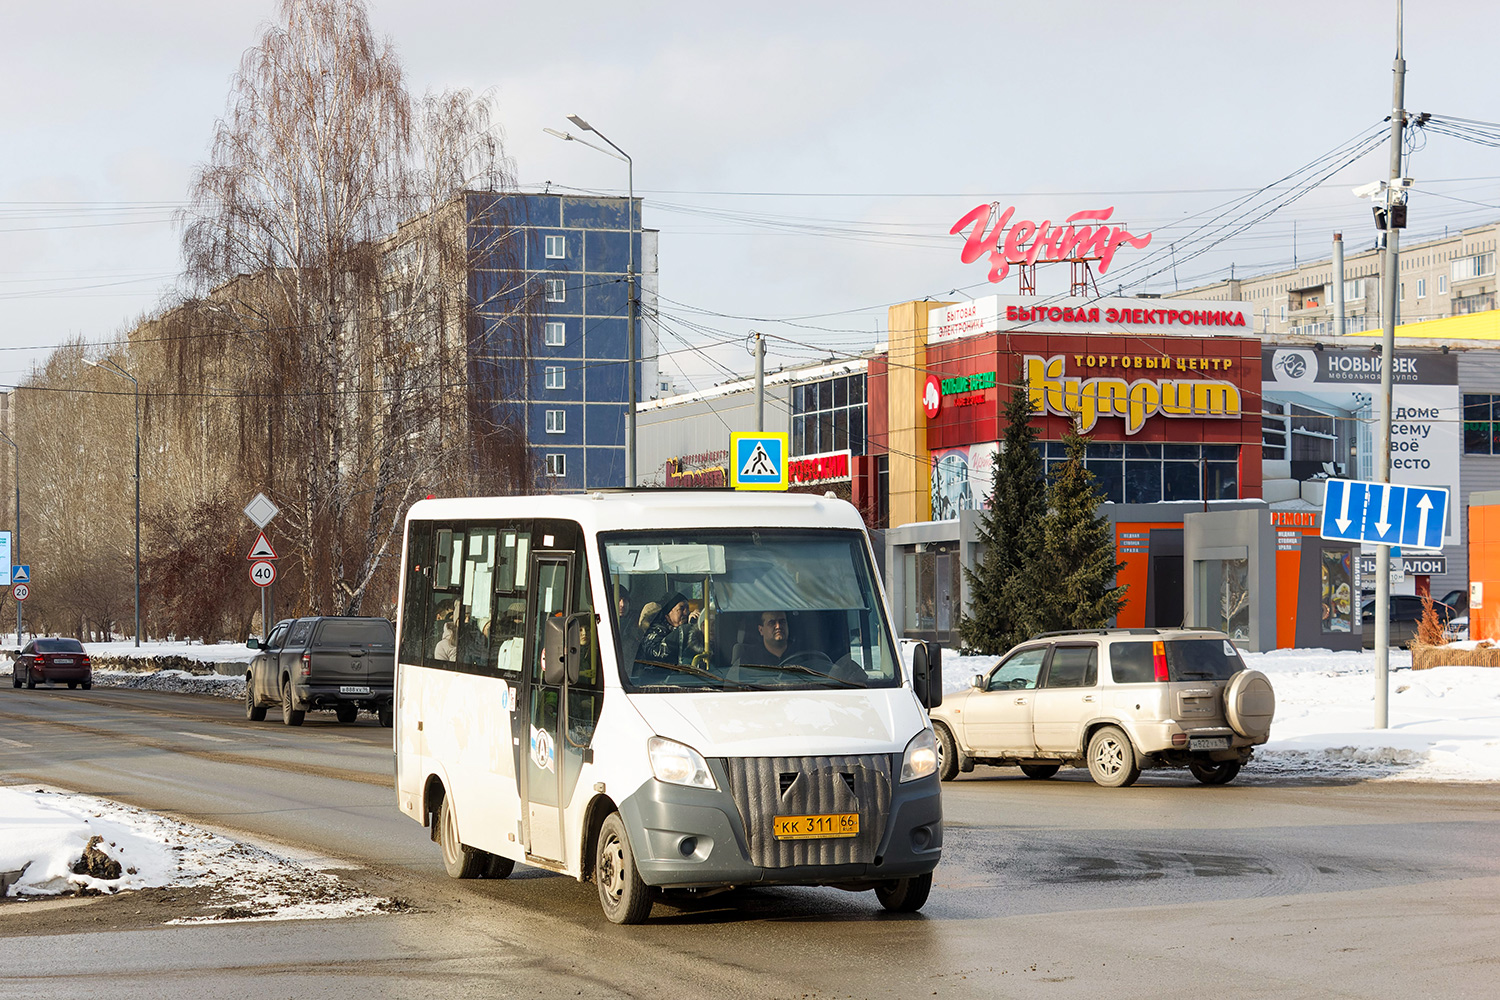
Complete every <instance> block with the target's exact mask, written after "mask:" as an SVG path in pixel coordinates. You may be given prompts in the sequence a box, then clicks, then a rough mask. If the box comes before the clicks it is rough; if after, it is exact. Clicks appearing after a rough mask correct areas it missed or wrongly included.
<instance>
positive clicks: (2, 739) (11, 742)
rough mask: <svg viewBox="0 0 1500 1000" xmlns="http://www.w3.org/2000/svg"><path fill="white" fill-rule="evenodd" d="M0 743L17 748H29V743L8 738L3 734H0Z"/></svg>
mask: <svg viewBox="0 0 1500 1000" xmlns="http://www.w3.org/2000/svg"><path fill="white" fill-rule="evenodd" d="M0 743H4V744H5V745H6V746H8V747H15V748H16V749H18V750H30V749H31V744H30V743H22V742H21V741H20V740H8V739H6V738H5V737H4V736H0Z"/></svg>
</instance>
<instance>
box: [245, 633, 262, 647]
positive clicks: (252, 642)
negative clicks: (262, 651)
mask: <svg viewBox="0 0 1500 1000" xmlns="http://www.w3.org/2000/svg"><path fill="white" fill-rule="evenodd" d="M245 645H246V646H249V647H250V648H251V649H259V648H260V639H259V638H257V637H256V636H253V635H252V636H251V637H250V638H248V639H246V640H245Z"/></svg>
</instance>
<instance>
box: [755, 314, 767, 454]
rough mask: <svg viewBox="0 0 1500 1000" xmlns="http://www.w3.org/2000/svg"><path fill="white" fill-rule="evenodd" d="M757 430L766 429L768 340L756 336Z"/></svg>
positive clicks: (758, 335)
mask: <svg viewBox="0 0 1500 1000" xmlns="http://www.w3.org/2000/svg"><path fill="white" fill-rule="evenodd" d="M755 429H756V430H757V431H763V430H765V429H766V338H765V337H763V336H761V335H760V334H758V333H757V334H755Z"/></svg>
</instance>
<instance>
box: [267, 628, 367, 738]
mask: <svg viewBox="0 0 1500 1000" xmlns="http://www.w3.org/2000/svg"><path fill="white" fill-rule="evenodd" d="M246 645H248V646H249V647H250V648H251V649H256V650H259V652H258V653H256V655H255V656H254V657H253V658H252V659H251V660H250V668H249V670H247V671H246V673H245V717H246V718H247V719H249V720H250V721H252V722H259V721H261V720H262V719H264V718H265V717H266V708H267V707H268V706H271V705H280V706H281V721H282V722H284V723H286V724H287V725H288V726H300V725H302V720H303V718H304V716H305V715H306V713H307V712H308V711H332V712H333V713H334V714H335V715H336V716H337V717H338V720H339V721H340V722H353V721H354V720H355V719H356V718H357V717H358V716H359V711H360V709H365V710H366V711H370V712H374V713H375V714H376V715H377V716H379V718H380V724H381V725H382V726H389V725H390V724H391V691H392V689H393V687H394V684H395V671H396V629H395V626H393V625H392V624H391V623H390V622H389V621H388V620H387V619H385V618H295V619H291V618H289V619H287V620H286V621H281V622H277V623H276V627H275V628H273V629H272V630H271V634H270V635H269V636H267V637H266V642H265V646H264V647H262V646H261V643H260V641H259V640H258V639H255V638H252V639H251V640H250V641H249V642H248V643H246Z"/></svg>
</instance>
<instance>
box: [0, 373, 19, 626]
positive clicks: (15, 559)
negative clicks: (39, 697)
mask: <svg viewBox="0 0 1500 1000" xmlns="http://www.w3.org/2000/svg"><path fill="white" fill-rule="evenodd" d="M11 405H12V406H14V405H15V398H14V397H12V398H11ZM11 412H12V413H14V412H15V411H14V410H12V411H11ZM0 437H3V438H5V440H6V442H7V443H8V444H9V445H10V447H11V450H12V451H14V452H15V461H16V530H15V533H14V534H12V535H11V538H10V563H11V565H12V566H19V565H21V446H20V445H18V444H16V442H15V441H14V439H12V438H11V436H10V435H9V434H7V433H5V432H4V431H0ZM20 648H21V602H20V601H17V602H16V650H17V652H19V651H20Z"/></svg>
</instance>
